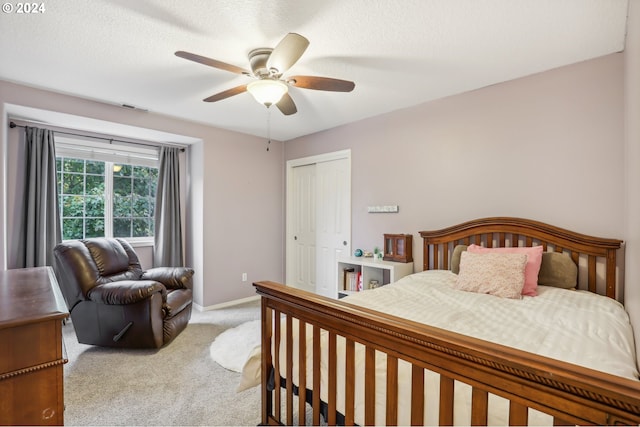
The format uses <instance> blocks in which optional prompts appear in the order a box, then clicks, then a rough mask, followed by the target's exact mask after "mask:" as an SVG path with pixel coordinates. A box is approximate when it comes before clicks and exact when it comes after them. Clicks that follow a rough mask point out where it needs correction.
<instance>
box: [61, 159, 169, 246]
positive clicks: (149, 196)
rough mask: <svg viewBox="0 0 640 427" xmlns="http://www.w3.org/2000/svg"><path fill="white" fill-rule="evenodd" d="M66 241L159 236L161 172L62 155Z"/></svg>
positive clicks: (62, 211)
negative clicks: (156, 215) (156, 214)
mask: <svg viewBox="0 0 640 427" xmlns="http://www.w3.org/2000/svg"><path fill="white" fill-rule="evenodd" d="M56 165H57V176H58V194H59V204H60V212H61V225H62V238H63V239H64V240H68V239H82V238H89V237H105V236H106V237H124V238H131V237H139V238H144V237H153V232H154V218H153V215H154V211H155V190H156V185H157V183H156V181H157V178H158V169H157V168H155V167H150V166H139V165H134V164H121V163H114V162H109V161H100V160H90V159H82V158H74V157H70V156H59V157H58V158H57V159H56Z"/></svg>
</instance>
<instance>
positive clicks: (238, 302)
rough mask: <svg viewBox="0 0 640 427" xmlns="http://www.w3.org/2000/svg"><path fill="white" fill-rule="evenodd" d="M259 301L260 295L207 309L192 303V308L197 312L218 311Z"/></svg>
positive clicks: (211, 306)
mask: <svg viewBox="0 0 640 427" xmlns="http://www.w3.org/2000/svg"><path fill="white" fill-rule="evenodd" d="M259 299H260V295H254V296H251V297H247V298H240V299H236V300H233V301H228V302H223V303H221V304H215V305H209V306H207V307H203V306H201V305H198V304H196V303H195V302H194V303H193V307H194V308H195V309H196V310H198V311H209V310H219V309H221V308H227V307H233V306H234V305H240V304H245V303H247V302H251V301H257V300H259Z"/></svg>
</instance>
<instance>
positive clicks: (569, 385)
mask: <svg viewBox="0 0 640 427" xmlns="http://www.w3.org/2000/svg"><path fill="white" fill-rule="evenodd" d="M254 285H255V287H256V289H257V292H258V294H260V295H261V296H262V349H263V351H262V423H263V424H282V423H284V424H287V425H292V424H298V425H305V423H308V422H309V420H307V419H305V416H306V414H307V412H308V411H309V410H308V407H307V406H306V404H305V401H307V400H308V401H310V402H311V403H312V405H311V410H310V412H311V418H312V419H311V420H310V422H311V423H312V424H313V425H318V424H320V412H321V407H322V406H324V409H325V410H326V411H325V412H326V422H327V423H328V424H329V425H334V424H336V421H337V416H338V414H337V412H338V411H337V402H336V395H337V389H336V387H337V385H338V384H343V385H344V390H342V391H341V393H343V396H344V410H343V411H342V412H343V413H342V412H341V414H340V415H343V416H344V418H343V419H342V418H341V420H343V421H344V423H345V425H352V424H354V422H357V421H355V417H354V407H353V405H354V390H355V388H356V387H355V385H354V381H355V380H354V375H353V372H354V370H355V366H354V347H355V346H356V345H357V344H356V343H359V344H362V345H363V346H365V351H366V359H365V360H366V362H365V367H364V370H365V380H364V381H365V388H364V389H365V396H364V420H363V421H364V422H363V424H366V425H374V424H378V425H380V424H386V425H396V424H397V419H398V418H397V416H398V398H397V396H398V387H399V384H398V380H397V372H398V364H399V361H400V360H404V361H406V362H408V363H410V364H411V404H410V408H411V409H410V411H411V418H410V419H411V424H412V425H423V424H424V420H425V415H424V411H425V408H424V401H425V399H424V398H425V396H424V381H425V378H424V372H425V371H424V370H425V369H427V370H429V371H433V372H437V373H438V374H439V375H440V387H439V396H436V397H434V398H435V399H439V404H438V420H439V424H440V425H452V424H453V413H454V409H455V407H454V399H453V393H454V384H455V382H463V383H466V384H469V385H470V386H471V387H472V392H471V396H472V397H471V399H472V402H471V419H470V420H469V421H468V423H467V422H465V423H464V424H470V425H487V413H488V407H489V404H488V402H489V395H491V394H494V395H497V396H501V397H503V398H505V399H507V400H508V401H509V418H508V423H509V424H510V425H527V422H528V419H527V414H528V410H527V408H533V409H536V410H538V411H541V412H543V413H546V414H549V415H551V416H553V423H554V424H555V425H575V424H596V425H613V424H624V425H631V424H636V425H637V424H639V423H640V382H637V381H633V380H629V379H625V378H621V377H616V376H613V375H609V374H605V373H602V372H599V371H594V370H592V369H588V368H583V367H580V366H576V365H572V364H569V363H565V362H561V361H557V360H553V359H550V358H547V357H543V356H538V355H535V354H532V353H527V352H523V351H519V350H516V349H513V348H509V347H505V346H502V345H498V344H493V343H489V342H486V341H482V340H478V339H475V338H471V337H467V336H463V335H459V334H456V333H453V332H449V331H445V330H442V329H439V328H433V327H429V326H426V325H424V324H420V323H416V322H412V321H408V320H404V319H401V318H398V317H395V316H391V315H387V314H384V313H380V312H377V311H373V310H368V309H365V308H362V307H357V306H354V305H350V304H348V303H343V302H340V301H337V300H332V299H329V298H326V297H322V296H319V295H316V294H312V293H309V292H305V291H302V290H298V289H294V288H291V287H286V286H284V285H281V284H278V283H274V282H258V283H255V284H254ZM278 319H280V321H278ZM294 319H297V321H299V322H302V323H300V326H301V327H299V328H298V331H297V332H296V333H298V334H302V335H303V337H302V338H301V337H299V336H297V337H294V329H295V328H293V327H292V324H293V322H294ZM305 325H309V327H310V328H311V330H312V335H313V345H312V347H311V348H312V349H311V350H310V351H311V352H312V353H313V354H312V356H313V357H312V358H311V360H312V362H308V361H307V360H309V359H308V357H307V356H308V355H307V354H306V352H307V351H309V350H307V347H308V346H299V348H298V349H296V351H295V352H294V346H296V345H297V344H294V343H300V342H306V339H307V338H306V337H305V336H304V335H305V334H307V333H308V332H306V331H307V329H308V328H307V327H306V326H305ZM321 333H322V334H328V349H321V348H320V336H321ZM338 337H344V339H345V340H346V357H345V359H344V360H339V359H338V358H337V357H336V352H335V349H336V340H337V338H338ZM281 352H284V357H285V359H286V363H285V366H280V362H279V361H280V358H281ZM323 352H325V353H323ZM380 353H384V354H386V357H387V365H386V366H387V374H386V378H387V379H386V386H385V387H386V389H385V391H386V407H385V410H384V411H385V412H384V413H385V419H375V412H376V397H375V396H376V390H375V387H376V383H375V381H374V380H372V378H375V374H374V366H375V360H376V357H379V355H380ZM294 354H296V355H297V360H294ZM321 354H322V356H321ZM323 357H326V358H327V359H325V360H321V358H323ZM308 363H311V364H312V365H313V366H312V371H313V373H314V375H313V380H308V379H306V378H305V375H299V376H298V377H297V378H296V376H295V375H294V372H293V366H294V365H296V364H297V365H298V367H299V368H300V370H299V371H300V372H307V364H308ZM321 363H322V364H323V365H326V366H327V368H328V369H327V374H326V375H328V382H327V384H328V390H326V393H325V395H327V396H328V398H327V401H326V402H321V400H320V396H321V390H320V376H321V375H320V369H321V368H320V367H321ZM338 363H345V364H346V369H345V372H346V375H345V377H346V378H344V379H342V381H338V378H337V374H336V371H337V369H336V368H337V364H338ZM270 375H272V378H273V379H274V381H275V384H273V387H268V386H267V385H268V383H269V377H270ZM281 378H286V379H287V380H286V385H285V387H284V391H281V386H283V385H284V383H283V382H282V380H281ZM290 379H293V381H291V380H290ZM293 382H296V384H295V385H294V384H293ZM378 385H379V384H378ZM296 386H297V387H296ZM294 390H298V391H299V396H298V397H297V398H294ZM309 397H311V398H309ZM378 404H379V403H378ZM294 405H295V407H294ZM296 413H297V415H296V418H295V419H294V414H296ZM361 423H362V422H361Z"/></svg>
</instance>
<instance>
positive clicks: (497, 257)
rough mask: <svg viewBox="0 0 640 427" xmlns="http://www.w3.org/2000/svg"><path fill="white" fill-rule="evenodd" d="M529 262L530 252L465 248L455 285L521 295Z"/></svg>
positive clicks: (500, 294)
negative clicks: (514, 252)
mask: <svg viewBox="0 0 640 427" xmlns="http://www.w3.org/2000/svg"><path fill="white" fill-rule="evenodd" d="M526 264H527V255H526V254H508V253H497V252H491V253H482V254H476V253H472V252H469V251H466V252H462V254H461V255H460V272H459V273H458V279H457V281H456V283H455V284H454V285H453V287H454V288H455V289H459V290H461V291H467V292H477V293H481V294H490V295H495V296H497V297H501V298H513V299H520V298H521V293H522V287H523V286H524V268H525V266H526Z"/></svg>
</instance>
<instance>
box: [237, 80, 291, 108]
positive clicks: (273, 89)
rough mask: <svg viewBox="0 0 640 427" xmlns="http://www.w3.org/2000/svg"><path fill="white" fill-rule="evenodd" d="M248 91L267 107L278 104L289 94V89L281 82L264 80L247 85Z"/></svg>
mask: <svg viewBox="0 0 640 427" xmlns="http://www.w3.org/2000/svg"><path fill="white" fill-rule="evenodd" d="M247 91H249V93H250V94H251V95H252V96H253V97H254V98H255V100H256V101H258V102H259V103H260V104H264V105H266V106H267V107H269V106H271V105H272V104H277V103H278V101H280V99H281V98H282V96H283V95H284V94H285V93H287V91H288V87H287V85H286V84H285V83H283V82H281V81H280V80H272V79H262V80H255V81H253V82H251V83H249V84H248V85H247Z"/></svg>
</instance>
